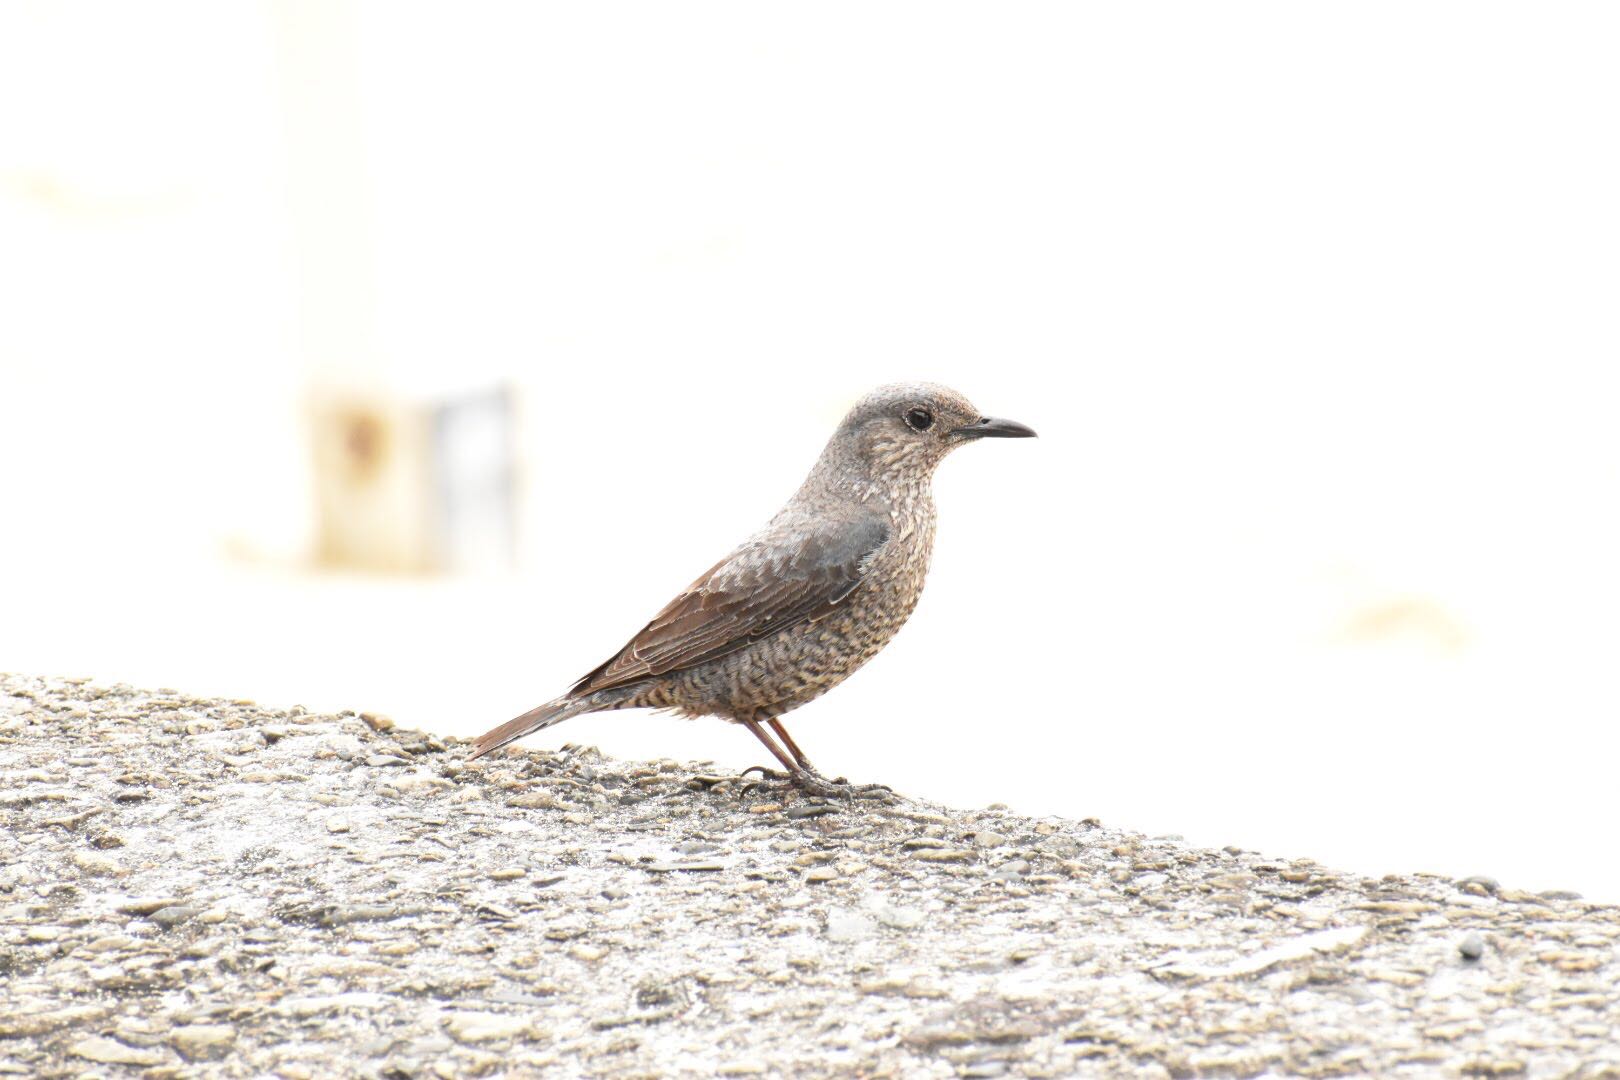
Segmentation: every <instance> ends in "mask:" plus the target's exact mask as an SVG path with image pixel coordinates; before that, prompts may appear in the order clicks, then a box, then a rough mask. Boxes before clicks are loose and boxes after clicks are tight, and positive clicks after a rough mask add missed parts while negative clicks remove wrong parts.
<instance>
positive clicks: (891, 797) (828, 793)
mask: <svg viewBox="0 0 1620 1080" xmlns="http://www.w3.org/2000/svg"><path fill="white" fill-rule="evenodd" d="M749 773H759V776H760V779H759V780H758V781H755V782H754V783H750V784H749V785H747V787H745V788H744V789H743V790H745V791H746V790H749V789H751V788H755V787H758V786H760V785H761V784H763V783H767V782H771V781H782V780H786V781H787V782H788V783H790V784H792V785H793V786H794V787H796V788H798V789H799V790H800V791H802V792H804V793H805V794H806V795H815V796H818V797H819V798H823V799H846V800H853V799H871V800H874V801H878V802H894V801H896V799H897V796H896V795H895V793H894V790H893V789H892V788H890V787H889V785H887V784H851V783H850V782H849V781H848V780H846V779H844V778H843V777H842V776H840V777H838V778H837V779H836V780H829V779H827V778H826V777H825V776H822V775H821V774H820V773H818V772H816V771H815V770H813V769H803V768H800V769H794V770H793V771H792V772H791V773H787V772H782V771H780V770H778V769H767V768H766V767H765V766H763V765H754V766H751V767H749V768H747V769H744V770H743V771H742V772H741V773H740V774H738V775H739V778H741V777H743V776H747V775H748V774H749Z"/></svg>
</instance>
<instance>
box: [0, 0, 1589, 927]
mask: <svg viewBox="0 0 1620 1080" xmlns="http://www.w3.org/2000/svg"><path fill="white" fill-rule="evenodd" d="M1617 31H1620V9H1616V8H1614V7H1613V6H1612V5H1605V4H1598V3H1592V4H1579V3H1576V4H1560V5H1538V4H1492V3H1479V2H1468V3H1435V4H1429V3H1417V4H1414V3H1410V2H1402V3H1383V4H1380V3H1371V4H1357V5H1349V6H1345V5H1337V6H1329V5H1300V4H1290V3H1265V4H1246V3H1245V4H1220V5H1210V4H1170V5H1157V4H1156V5H1106V6H1105V5H1084V6H1081V5H1071V4H1051V5H1044V4H1027V5H1003V4H978V5H951V4H940V3H926V4H922V3H919V4H871V3H862V4H817V5H811V6H804V5H781V4H769V3H764V4H762V3H758V2H749V3H737V4H679V5H672V4H652V3H649V4H612V5H606V4H577V5H575V4H568V5H564V4H541V5H525V4H483V5H476V4H475V5H468V4H456V5H450V4H437V5H426V4H415V5H410V4H396V3H343V2H319V3H317V2H313V0H311V2H307V3H269V4H245V3H244V4H210V3H196V4H188V5H171V4H157V3H147V4H140V5H129V4H118V3H106V4H81V3H62V2H51V3H44V2H41V3H28V2H21V0H12V2H9V3H7V4H5V5H4V6H3V7H0V101H3V102H5V105H3V106H0V364H3V369H0V370H3V374H0V462H3V465H0V470H3V472H0V482H3V486H0V575H3V579H0V592H3V599H0V605H3V614H0V668H4V669H10V670H18V671H26V672H35V673H51V674H84V675H91V676H95V677H96V678H98V679H102V680H126V681H131V682H135V683H139V684H144V685H158V686H174V687H179V688H183V689H185V690H188V691H193V692H206V693H218V694H225V695H229V696H233V697H234V696H250V697H255V698H258V699H260V700H263V701H266V702H272V703H277V704H282V705H288V704H293V703H302V704H305V705H307V706H309V707H312V708H337V707H354V708H367V709H376V710H379V711H384V712H388V713H391V714H392V715H394V717H395V718H396V719H397V720H399V721H400V722H401V723H404V724H407V725H420V726H424V727H427V728H430V729H433V730H436V731H440V732H444V733H452V734H461V735H472V734H476V733H478V732H480V731H482V730H483V729H485V728H486V727H488V726H490V725H492V724H494V723H496V722H498V721H501V720H505V719H506V718H507V717H509V716H511V715H513V714H514V713H517V712H519V711H522V710H523V709H525V708H528V707H529V706H531V705H533V704H536V703H538V702H539V701H542V700H544V699H546V698H549V697H551V696H553V695H554V694H556V693H557V692H559V691H560V690H561V689H563V688H564V687H565V686H566V685H567V684H568V683H569V682H570V681H571V680H572V679H574V678H575V677H577V676H578V675H580V674H581V673H583V672H584V671H585V670H587V669H588V668H590V667H592V666H594V665H595V664H596V663H598V662H599V661H601V660H602V659H604V658H605V657H606V656H607V655H609V654H610V653H611V652H612V651H613V650H614V649H616V648H617V647H618V646H619V645H620V644H621V643H622V642H623V641H624V640H625V639H626V638H627V637H628V636H629V635H630V634H632V633H633V632H634V631H635V630H636V629H637V628H638V627H639V626H640V625H641V624H642V623H643V622H644V621H645V620H646V618H647V617H648V616H649V615H650V614H651V613H652V612H653V611H655V610H656V609H657V608H658V607H660V606H662V604H663V603H664V602H665V601H666V600H667V599H669V597H670V596H672V595H673V594H674V592H675V591H676V590H677V589H679V588H680V587H681V586H683V585H684V584H685V583H686V582H688V581H689V580H691V579H692V577H694V576H695V575H696V574H697V573H698V572H700V571H701V570H702V569H703V568H704V567H706V566H708V565H710V564H711V563H712V562H713V561H714V559H716V558H718V557H719V556H720V555H721V554H722V553H724V552H725V551H726V550H727V549H729V547H730V546H731V545H732V544H734V543H735V542H736V541H738V540H740V539H741V538H742V537H743V536H745V535H746V534H747V533H748V532H749V531H751V530H752V529H753V528H755V527H756V526H757V525H759V524H760V523H762V522H763V521H764V520H765V518H767V517H768V516H769V515H770V514H771V513H772V512H773V511H774V510H775V508H776V507H777V506H778V505H779V504H780V503H781V502H782V501H783V500H785V499H786V498H787V496H788V495H790V494H791V493H792V491H793V489H794V488H795V487H796V485H797V484H798V482H799V480H800V479H801V477H802V475H803V473H804V472H805V471H807V470H808V469H809V467H810V465H811V463H812V462H813V460H814V458H815V456H816V454H817V453H818V452H819V450H820V448H821V444H822V442H823V441H824V440H825V439H826V437H827V435H828V434H829V433H830V431H831V430H832V427H833V425H834V424H835V423H836V421H837V419H838V417H839V416H840V415H841V413H842V411H843V410H844V409H845V408H846V407H847V406H848V404H849V403H850V402H851V401H853V400H854V399H855V398H856V397H858V396H859V395H860V394H861V393H862V392H864V391H865V390H866V389H868V388H869V387H871V386H872V385H875V384H877V383H879V382H885V381H891V380H895V379H911V378H924V379H931V380H936V381H940V382H944V383H947V384H950V385H952V386H954V387H956V388H957V389H959V390H961V391H963V392H964V393H966V394H967V395H968V396H969V397H970V398H972V399H973V400H974V401H975V403H976V404H978V405H979V407H980V408H982V409H984V410H985V411H986V412H989V413H993V414H997V415H1005V416H1010V417H1013V418H1015V419H1018V420H1022V421H1024V422H1027V423H1029V424H1031V425H1033V426H1034V427H1036V428H1037V429H1038V430H1039V431H1040V432H1041V436H1042V438H1041V439H1040V440H1039V441H1037V442H1023V443H994V444H985V445H980V446H975V447H972V448H969V449H968V450H965V451H963V452H962V453H960V454H958V455H956V456H955V457H954V458H952V460H950V461H949V462H947V463H946V466H945V467H944V469H943V470H942V472H941V475H940V477H939V480H938V483H937V487H936V491H937V496H938V501H939V504H940V511H941V518H942V520H941V528H940V534H939V542H938V547H937V552H936V559H935V563H934V570H933V574H932V578H931V582H930V586H929V590H928V592H927V594H926V595H925V596H924V599H923V602H922V604H921V606H920V607H919V609H918V611H917V613H916V615H915V617H914V619H913V621H912V623H911V625H910V626H908V628H907V629H906V631H905V632H904V633H902V634H901V635H900V637H899V638H898V639H897V641H896V642H895V643H894V644H893V645H892V646H891V647H890V648H889V649H888V650H887V651H886V652H885V653H884V654H883V655H882V656H881V657H879V658H878V659H877V660H875V661H873V663H872V664H871V665H869V666H868V667H867V668H866V669H865V670H863V671H862V672H861V673H860V674H858V675H857V676H856V677H855V678H854V679H852V680H851V681H850V682H849V683H847V684H846V685H845V686H844V687H842V688H841V689H839V690H838V691H837V692H836V693H834V694H831V695H830V696H828V697H826V698H823V699H822V700H820V701H818V702H816V703H814V704H813V705H811V706H809V707H806V708H805V709H803V710H802V711H800V712H799V713H797V714H795V715H794V716H793V717H792V718H790V727H791V729H792V730H793V731H794V733H795V735H796V736H797V737H798V738H799V740H800V742H801V743H803V744H804V746H805V747H806V748H807V750H808V751H809V752H810V753H811V755H812V756H813V757H814V758H815V759H816V760H817V761H818V762H819V763H822V764H823V765H824V766H825V767H826V768H828V769H829V770H831V771H833V772H837V773H846V774H848V775H849V776H850V777H851V778H852V779H856V780H859V781H868V780H882V781H884V782H887V783H890V784H892V785H894V786H895V787H896V788H898V789H900V790H902V791H904V792H910V793H915V794H920V795H924V796H928V797H931V798H936V799H941V800H946V801H951V802H956V803H962V804H982V803H985V802H990V801H1004V802H1007V803H1010V804H1011V805H1012V806H1013V807H1014V808H1015V809H1018V810H1022V811H1027V812H1033V813H1061V814H1065V815H1070V816H1086V815H1097V816H1100V817H1102V818H1103V819H1105V820H1107V821H1109V822H1110V823H1114V824H1119V825H1125V826H1129V827H1134V828H1139V829H1143V830H1146V831H1148V832H1152V833H1163V832H1174V833H1181V834H1183V835H1185V836H1186V837H1187V838H1188V839H1189V840H1192V841H1195V842H1200V843H1207V844H1239V845H1242V846H1244V847H1249V848H1258V849H1263V850H1266V851H1268V852H1271V853H1274V854H1277V855H1285V856H1312V857H1315V858H1318V859H1321V860H1323V861H1325V862H1330V863H1333V864H1337V865H1340V866H1345V867H1349V868H1353V869H1358V870H1361V871H1365V872H1368V873H1383V872H1387V871H1396V870H1402V871H1410V870H1430V871H1436V872H1445V873H1454V874H1459V875H1460V874H1469V873H1483V874H1490V875H1494V876H1496V877H1498V878H1500V879H1501V880H1502V881H1503V882H1504V884H1508V885H1513V886H1517V887H1521V888H1531V889H1551V888H1571V889H1578V890H1582V891H1584V892H1586V893H1587V894H1588V895H1590V896H1594V897H1602V898H1607V899H1610V900H1620V866H1617V865H1616V864H1615V863H1614V862H1613V860H1612V859H1609V858H1607V857H1606V856H1604V855H1602V854H1601V853H1602V852H1604V851H1608V850H1610V847H1609V844H1610V841H1611V832H1612V829H1613V826H1614V825H1615V822H1616V812H1615V804H1616V800H1615V791H1616V778H1615V774H1616V763H1617V758H1616V754H1617V750H1620V736H1617V726H1616V721H1617V720H1620V679H1617V677H1616V656H1617V655H1620V572H1617V570H1616V552H1617V551H1620V511H1617V506H1616V498H1617V495H1620V425H1617V424H1616V421H1615V410H1616V400H1617V399H1616V394H1615V390H1616V385H1615V383H1616V379H1615V370H1616V362H1617V359H1620V319H1617V318H1616V311H1617V308H1616V298H1617V296H1620V255H1617V253H1620V198H1617V196H1616V192H1620V139H1617V134H1616V133H1617V131H1620V124H1617V121H1620V116H1617V113H1620V65H1616V63H1615V62H1614V57H1615V49H1616V46H1617V42H1620V34H1617ZM502 385H505V386H509V387H511V388H513V391H514V393H515V394H516V400H517V402H518V406H519V413H518V424H517V443H518V447H519V451H518V455H517V468H518V472H517V485H516V492H517V499H518V501H517V509H518V514H519V518H518V529H517V532H516V555H517V557H516V562H515V567H514V568H513V569H512V570H510V571H505V570H501V569H498V568H485V569H482V570H476V571H473V572H462V573H439V574H434V573H416V574H400V573H382V572H365V571H360V570H352V569H351V570H344V569H340V568H334V567H333V566H331V565H330V564H329V563H323V561H322V560H321V558H320V545H319V543H318V541H317V537H318V533H319V530H320V527H321V525H320V522H319V521H318V520H317V518H318V515H317V513H316V506H317V502H316V488H317V486H318V485H317V471H316V468H315V464H314V462H315V458H316V455H315V454H314V452H313V451H312V443H313V440H312V433H311V415H312V413H311V402H312V401H314V400H318V399H319V398H320V396H321V395H323V394H330V393H346V394H352V395H359V396H361V397H366V396H368V395H369V396H370V397H371V398H374V399H376V400H385V401H403V402H407V403H411V402H428V403H432V402H436V401H446V400H455V399H456V398H457V396H458V395H463V394H469V393H476V392H478V391H480V390H484V389H488V388H490V387H496V386H502ZM565 741H575V742H586V743H594V744H597V745H599V746H601V747H602V748H603V749H605V750H607V751H608V752H610V753H613V754H617V755H624V756H637V757H640V756H659V755H666V756H674V757H679V758H712V759H715V760H716V761H717V762H718V763H720V765H721V766H723V767H729V768H739V767H743V766H746V765H749V764H754V763H758V762H760V761H761V759H762V758H763V753H762V751H761V750H760V749H759V748H758V747H757V746H756V745H755V744H754V742H753V740H752V739H750V738H749V737H748V736H747V735H746V733H744V732H742V731H740V730H737V729H734V728H731V727H729V726H727V725H724V724H720V723H717V722H699V723H686V722H682V721H677V720H671V719H668V718H664V717H658V716H646V715H642V714H618V715H611V714H610V715H606V716H597V717H587V718H582V719H578V720H574V721H571V722H570V723H569V724H568V725H567V726H566V727H563V728H557V729H553V730H552V731H550V732H547V733H545V734H544V735H542V736H537V737H536V738H535V739H533V740H531V742H532V744H533V745H536V746H554V745H559V744H561V743H562V742H565Z"/></svg>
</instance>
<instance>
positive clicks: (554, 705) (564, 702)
mask: <svg viewBox="0 0 1620 1080" xmlns="http://www.w3.org/2000/svg"><path fill="white" fill-rule="evenodd" d="M590 709H591V703H590V702H589V701H588V700H580V699H578V698H558V699H557V700H556V701H548V702H546V703H545V704H544V705H538V706H536V707H535V708H532V709H530V710H529V711H528V712H526V713H524V714H523V715H522V716H515V717H513V718H512V719H510V720H508V721H507V722H506V723H504V724H502V725H501V726H500V727H498V728H491V729H490V730H489V731H486V732H484V733H483V734H482V735H480V736H478V738H476V739H474V740H473V752H472V754H471V755H469V756H468V758H467V760H468V761H474V760H476V759H478V758H481V757H483V756H484V755H485V754H487V753H489V752H490V751H491V750H499V749H500V748H501V747H503V746H505V745H506V744H507V743H509V742H515V741H516V740H518V739H521V738H523V736H525V735H527V734H529V733H530V732H531V731H539V730H540V729H541V728H548V727H550V726H551V725H552V724H560V723H562V722H563V721H564V720H566V719H568V718H569V717H570V716H578V715H579V714H580V713H582V712H589V711H590Z"/></svg>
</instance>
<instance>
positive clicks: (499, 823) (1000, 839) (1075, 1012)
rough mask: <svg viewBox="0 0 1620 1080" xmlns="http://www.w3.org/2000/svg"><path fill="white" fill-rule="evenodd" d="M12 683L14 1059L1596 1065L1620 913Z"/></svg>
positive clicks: (1482, 884)
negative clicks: (469, 758) (470, 756)
mask: <svg viewBox="0 0 1620 1080" xmlns="http://www.w3.org/2000/svg"><path fill="white" fill-rule="evenodd" d="M464 757H465V749H464V748H463V747H462V746H461V745H459V744H458V743H456V742H455V741H454V740H447V739H439V738H435V737H433V736H430V735H425V734H422V733H420V732H408V731H396V730H391V725H389V724H388V722H387V721H386V720H384V719H382V718H376V717H362V716H356V715H354V714H342V715H336V716H321V715H313V714H309V713H305V712H303V711H302V710H299V709H293V710H290V711H280V710H275V709H268V708H263V707H261V706H258V705H255V704H253V703H251V702H247V701H235V702H231V701H217V700H203V699H198V698H193V697H188V696H186V695H183V694H178V693H173V692H168V691H161V692H145V691H138V690H133V689H130V688H129V687H124V686H114V687H107V686H97V685H93V684H90V683H87V682H78V681H62V680H44V679H38V678H30V677H24V676H0V1076H5V1075H19V1076H40V1077H55V1076H81V1075H99V1076H109V1077H113V1076H126V1075H139V1076H147V1077H170V1076H173V1077H182V1076H244V1077H246V1076H265V1075H271V1076H279V1077H283V1078H287V1080H299V1078H314V1077H328V1076H348V1075H355V1076H367V1077H387V1078H416V1077H462V1076H488V1075H512V1076H528V1075H537V1076H558V1077H568V1076H682V1075H694V1076H712V1075H721V1076H753V1075H760V1076H851V1075H858V1076H873V1077H876V1076H893V1077H933V1076H940V1077H944V1076H1000V1075H1007V1076H1072V1075H1080V1076H1114V1075H1118V1076H1132V1077H1152V1076H1160V1077H1164V1076H1174V1077H1183V1076H1225V1077H1248V1076H1257V1075H1262V1074H1265V1075H1299V1076H1362V1075H1376V1076H1403V1075H1409V1076H1484V1077H1493V1076H1530V1077H1554V1076H1558V1077H1562V1076H1576V1077H1612V1078H1620V989H1617V986H1616V984H1617V981H1620V955H1617V952H1616V945H1617V941H1620V909H1616V908H1612V907H1603V906H1599V905H1594V904H1588V903H1584V902H1582V901H1581V900H1579V899H1578V898H1575V897H1573V896H1570V895H1557V894H1553V895H1542V896H1532V895H1529V894H1526V893H1522V892H1516V891H1514V890H1512V889H1509V888H1502V887H1499V886H1498V885H1497V884H1496V883H1494V882H1491V881H1486V880H1481V879H1470V880H1468V881H1453V880H1449V879H1445V878H1440V877H1434V876H1422V875H1419V876H1414V877H1388V878H1384V879H1381V880H1369V879H1362V878H1357V877H1352V876H1346V875H1344V874H1339V873H1336V872H1334V871H1333V870H1330V869H1328V868H1326V867H1322V866H1318V865H1316V864H1314V863H1309V862H1282V861H1277V860H1273V859H1267V858H1266V857H1264V856H1262V855H1258V854H1255V853H1253V852H1244V851H1237V850H1232V849H1228V850H1224V851H1205V850H1199V849H1195V848H1190V847H1188V846H1186V845H1184V844H1182V843H1179V842H1177V841H1175V840H1173V839H1165V838H1159V839H1149V838H1147V837H1143V836H1139V835H1136V834H1134V833H1129V832H1124V831H1121V830H1117V829H1113V828H1108V827H1104V826H1100V825H1098V824H1097V823H1096V822H1075V821H1064V820H1057V819H1047V820H1040V819H1030V818H1023V817H1017V816H1014V815H1012V814H1009V813H1004V812H999V811H995V810H979V811H966V810H953V809H949V808H946V807H940V806H933V805H927V804H922V803H918V802H913V801H907V802H904V803H901V804H899V805H895V806H881V805H870V804H865V803H857V804H855V805H841V804H840V805H833V804H827V803H822V802H819V801H814V800H805V799H802V798H798V797H797V796H794V795H792V794H791V793H787V792H784V791H782V790H781V789H779V788H775V787H765V788H759V787H750V786H749V785H748V784H747V783H746V782H743V781H739V780H737V779H734V778H715V777H707V776H704V775H703V768H704V767H703V766H692V765H687V764H678V763H675V762H669V761H654V762H618V761H610V760H606V759H603V758H602V757H601V756H599V755H598V754H597V753H596V752H595V751H592V750H585V749H576V748H564V749H563V750H561V751H558V752H554V753H548V752H544V751H518V752H515V753H509V754H506V755H497V756H496V757H494V758H493V759H492V760H487V761H484V762H479V763H477V764H476V765H473V766H467V765H465V764H464V763H463V762H464Z"/></svg>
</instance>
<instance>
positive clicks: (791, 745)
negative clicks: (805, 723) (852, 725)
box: [766, 716, 821, 776]
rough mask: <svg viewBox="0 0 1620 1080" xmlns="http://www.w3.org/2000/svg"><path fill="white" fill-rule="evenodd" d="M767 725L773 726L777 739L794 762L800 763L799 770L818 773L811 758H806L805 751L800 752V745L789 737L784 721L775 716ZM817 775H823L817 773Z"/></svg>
mask: <svg viewBox="0 0 1620 1080" xmlns="http://www.w3.org/2000/svg"><path fill="white" fill-rule="evenodd" d="M766 723H768V724H770V725H771V730H772V731H774V732H776V737H777V738H779V739H781V740H782V745H783V746H785V747H787V748H788V753H790V754H792V755H793V760H794V761H796V762H798V763H799V768H801V769H803V770H804V771H805V772H809V773H813V772H816V767H815V766H814V765H812V764H810V759H809V758H807V757H805V756H804V751H803V750H800V749H799V744H798V743H796V742H794V741H793V736H791V735H789V734H788V729H787V728H785V727H783V726H782V721H780V720H778V719H776V717H774V716H773V717H771V718H770V719H769V720H767V721H766ZM816 775H818V776H819V775H821V774H820V773H816Z"/></svg>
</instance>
